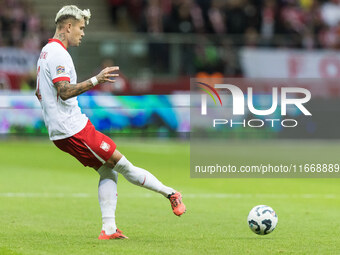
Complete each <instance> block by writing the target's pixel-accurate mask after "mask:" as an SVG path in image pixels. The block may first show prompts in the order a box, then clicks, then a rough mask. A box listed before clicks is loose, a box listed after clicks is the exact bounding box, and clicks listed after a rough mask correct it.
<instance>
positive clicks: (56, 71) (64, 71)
mask: <svg viewBox="0 0 340 255" xmlns="http://www.w3.org/2000/svg"><path fill="white" fill-rule="evenodd" d="M48 66H49V69H50V72H51V77H52V82H53V83H56V82H58V81H68V82H70V77H71V75H70V72H71V67H70V64H69V60H68V57H67V56H66V55H65V54H63V53H62V52H57V54H53V56H52V59H50V61H49V62H48Z"/></svg>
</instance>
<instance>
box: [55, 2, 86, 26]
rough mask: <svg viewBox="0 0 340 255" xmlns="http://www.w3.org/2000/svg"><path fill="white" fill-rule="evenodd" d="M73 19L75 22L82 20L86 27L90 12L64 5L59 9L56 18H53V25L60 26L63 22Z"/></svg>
mask: <svg viewBox="0 0 340 255" xmlns="http://www.w3.org/2000/svg"><path fill="white" fill-rule="evenodd" d="M69 18H73V19H76V20H81V19H82V18H84V20H85V22H86V25H88V24H89V20H90V18H91V12H90V9H84V10H80V9H79V8H78V7H77V6H75V5H65V6H64V7H63V8H61V9H60V10H59V11H58V13H57V15H56V17H55V23H56V24H61V23H62V22H63V21H64V20H66V19H69Z"/></svg>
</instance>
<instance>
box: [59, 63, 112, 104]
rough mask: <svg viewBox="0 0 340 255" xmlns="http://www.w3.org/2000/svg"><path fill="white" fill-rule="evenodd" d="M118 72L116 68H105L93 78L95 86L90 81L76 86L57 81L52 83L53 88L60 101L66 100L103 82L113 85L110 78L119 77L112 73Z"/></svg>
mask: <svg viewBox="0 0 340 255" xmlns="http://www.w3.org/2000/svg"><path fill="white" fill-rule="evenodd" d="M118 70H119V67H118V66H112V67H106V68H105V69H103V70H102V71H101V72H100V73H99V74H98V75H96V76H95V78H96V79H97V81H98V82H97V83H96V84H94V83H93V82H92V79H88V80H86V81H83V82H80V83H77V84H70V83H69V82H68V81H58V82H56V83H54V86H55V87H56V89H57V92H58V95H59V96H60V98H61V99H62V100H67V99H69V98H72V97H75V96H78V95H80V94H82V93H84V92H86V91H88V90H90V89H92V88H93V87H94V86H96V85H97V84H100V83H104V82H111V83H114V82H115V80H113V79H112V78H114V77H117V76H119V74H113V73H112V72H115V71H118Z"/></svg>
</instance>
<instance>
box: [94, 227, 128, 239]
mask: <svg viewBox="0 0 340 255" xmlns="http://www.w3.org/2000/svg"><path fill="white" fill-rule="evenodd" d="M127 238H128V237H127V236H125V235H123V233H122V231H120V230H119V229H118V228H117V231H116V233H113V234H112V235H107V234H106V233H105V230H102V232H100V235H99V237H98V239H99V240H109V239H127Z"/></svg>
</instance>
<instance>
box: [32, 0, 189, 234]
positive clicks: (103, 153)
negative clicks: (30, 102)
mask: <svg viewBox="0 0 340 255" xmlns="http://www.w3.org/2000/svg"><path fill="white" fill-rule="evenodd" d="M90 17H91V13H90V10H89V9H87V10H80V9H79V8H78V7H77V6H74V5H67V6H64V7H62V8H61V9H60V10H59V12H58V13H57V15H56V18H55V23H56V32H55V34H54V37H53V39H50V40H49V42H48V44H47V45H45V46H44V47H43V49H42V51H41V54H40V57H39V59H38V63H37V88H36V96H37V97H38V99H39V102H40V104H41V107H42V112H43V117H44V121H45V125H46V126H47V129H48V133H49V137H50V140H52V141H53V142H54V144H55V145H56V146H57V147H58V148H59V149H61V150H63V151H65V152H67V153H69V154H71V155H72V156H73V157H75V158H76V159H78V160H79V161H80V162H81V163H82V164H83V165H84V166H89V167H92V168H94V169H95V170H96V171H97V172H98V173H99V175H100V180H99V186H98V199H99V204H100V208H101V213H102V223H103V227H102V231H101V233H100V235H99V237H98V239H123V238H127V237H126V236H125V235H123V233H122V232H121V231H120V230H119V229H118V228H117V227H116V222H115V210H116V205H117V177H118V173H120V174H122V175H123V176H124V177H125V178H126V179H127V180H128V181H129V182H131V183H133V184H135V185H138V186H141V187H144V188H147V189H150V190H152V191H155V192H158V193H160V194H162V195H163V196H165V197H166V198H168V199H169V200H170V203H171V207H172V210H173V213H174V214H175V215H177V216H180V215H182V214H183V213H184V212H185V211H186V208H185V205H184V204H183V202H182V196H181V194H180V193H179V192H177V191H176V190H174V189H172V188H170V187H167V186H165V185H163V184H162V183H161V182H160V181H159V180H158V179H157V178H156V177H155V176H153V175H152V174H151V173H149V172H148V171H146V170H144V169H142V168H139V167H136V166H134V165H133V164H132V163H131V162H129V161H128V160H127V158H126V157H125V156H123V155H122V154H121V153H120V152H119V151H118V150H117V149H116V144H115V143H114V142H113V141H112V140H111V139H110V138H109V137H107V136H106V135H104V134H102V133H100V132H98V131H97V130H96V129H95V127H94V126H93V125H92V123H91V122H90V120H89V119H88V118H87V117H86V115H85V114H82V112H81V110H80V108H79V106H78V100H77V96H78V95H80V94H82V93H84V92H86V91H88V90H90V89H91V88H93V87H94V86H96V85H98V84H101V83H104V82H112V83H113V82H114V77H117V76H118V74H115V73H114V72H115V71H117V70H119V67H118V66H112V67H107V68H105V69H103V70H102V71H101V72H100V73H99V74H98V75H96V76H94V77H92V78H91V79H88V80H86V81H83V82H79V83H78V82H77V74H76V70H75V68H74V65H73V61H72V58H71V56H70V54H69V53H68V52H67V48H68V47H71V46H79V45H80V43H81V40H82V38H83V37H84V35H85V33H84V28H85V24H86V25H87V24H88V23H89V19H90Z"/></svg>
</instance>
